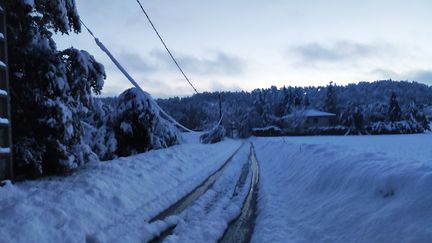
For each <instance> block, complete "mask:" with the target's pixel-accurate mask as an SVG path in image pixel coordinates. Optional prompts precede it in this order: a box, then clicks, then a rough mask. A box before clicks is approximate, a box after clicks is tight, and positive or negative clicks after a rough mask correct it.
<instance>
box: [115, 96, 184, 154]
mask: <svg viewBox="0 0 432 243" xmlns="http://www.w3.org/2000/svg"><path fill="white" fill-rule="evenodd" d="M118 99H119V100H118V104H117V107H116V109H115V110H116V114H115V119H114V120H115V121H114V130H115V133H116V138H117V141H118V145H117V149H118V150H117V154H118V155H119V156H128V155H131V154H136V153H142V152H145V151H148V150H151V149H161V148H166V147H169V146H172V145H175V144H177V143H178V142H179V141H180V134H179V132H178V130H177V128H176V127H174V125H173V124H171V123H170V122H169V121H168V120H166V119H164V118H163V117H162V116H160V115H159V110H158V108H157V107H156V106H155V104H154V103H153V102H152V100H151V97H150V96H148V95H145V94H143V93H141V92H140V91H139V90H138V89H136V88H131V89H128V90H126V91H125V92H123V93H122V94H121V95H120V96H119V98H118Z"/></svg>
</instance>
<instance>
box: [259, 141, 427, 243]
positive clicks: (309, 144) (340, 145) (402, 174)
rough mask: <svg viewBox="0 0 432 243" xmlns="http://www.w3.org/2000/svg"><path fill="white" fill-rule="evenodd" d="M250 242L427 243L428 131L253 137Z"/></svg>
mask: <svg viewBox="0 0 432 243" xmlns="http://www.w3.org/2000/svg"><path fill="white" fill-rule="evenodd" d="M254 143H255V145H256V152H257V158H258V160H259V162H260V168H261V178H260V185H259V199H258V218H257V222H256V227H255V232H254V235H253V239H252V241H253V242H432V135H431V134H421V135H392V136H347V137H344V136H339V137H324V136H323V137H281V138H255V139H254Z"/></svg>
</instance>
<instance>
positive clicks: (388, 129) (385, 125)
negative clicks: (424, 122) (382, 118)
mask: <svg viewBox="0 0 432 243" xmlns="http://www.w3.org/2000/svg"><path fill="white" fill-rule="evenodd" d="M366 130H367V131H368V132H369V133H370V134H409V133H422V132H424V128H423V127H422V126H421V124H419V123H418V122H416V121H412V120H408V121H406V120H404V121H397V122H374V123H372V124H371V125H370V126H368V127H367V128H366Z"/></svg>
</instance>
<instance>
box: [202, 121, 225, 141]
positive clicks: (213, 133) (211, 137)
mask: <svg viewBox="0 0 432 243" xmlns="http://www.w3.org/2000/svg"><path fill="white" fill-rule="evenodd" d="M225 135H226V131H225V128H224V127H223V126H221V125H219V126H217V127H215V128H213V129H211V130H210V131H209V132H206V133H204V134H203V135H201V137H200V141H201V143H207V144H208V143H218V142H221V141H223V140H224V138H225Z"/></svg>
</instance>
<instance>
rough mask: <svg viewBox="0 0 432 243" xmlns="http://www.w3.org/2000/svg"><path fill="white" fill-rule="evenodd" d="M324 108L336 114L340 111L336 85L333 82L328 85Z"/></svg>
mask: <svg viewBox="0 0 432 243" xmlns="http://www.w3.org/2000/svg"><path fill="white" fill-rule="evenodd" d="M324 110H325V111H327V112H331V113H335V114H337V113H338V109H337V96H336V90H335V86H334V85H333V82H330V84H329V85H328V86H327V93H326V98H325V102H324Z"/></svg>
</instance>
